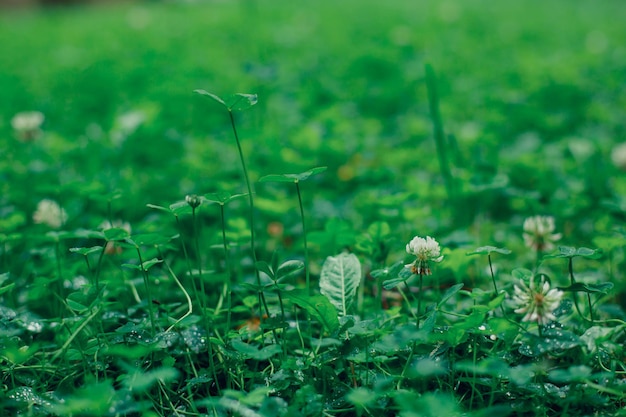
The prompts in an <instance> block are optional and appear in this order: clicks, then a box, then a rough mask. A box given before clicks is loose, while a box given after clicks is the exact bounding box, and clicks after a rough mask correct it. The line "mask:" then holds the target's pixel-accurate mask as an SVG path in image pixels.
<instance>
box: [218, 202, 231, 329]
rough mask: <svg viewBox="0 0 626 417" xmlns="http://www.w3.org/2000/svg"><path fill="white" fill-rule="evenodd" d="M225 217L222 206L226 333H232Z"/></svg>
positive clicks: (229, 269)
mask: <svg viewBox="0 0 626 417" xmlns="http://www.w3.org/2000/svg"><path fill="white" fill-rule="evenodd" d="M225 217H226V216H225V215H224V204H220V220H221V224H222V245H223V247H224V263H225V267H226V333H228V332H229V331H230V322H231V316H232V312H231V309H232V305H233V301H232V299H233V291H232V280H233V278H232V271H231V267H230V250H229V248H228V241H227V240H226V221H225Z"/></svg>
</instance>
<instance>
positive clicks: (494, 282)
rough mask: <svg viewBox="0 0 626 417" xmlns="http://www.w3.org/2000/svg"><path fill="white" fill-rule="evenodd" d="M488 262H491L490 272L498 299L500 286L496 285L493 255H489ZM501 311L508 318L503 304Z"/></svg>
mask: <svg viewBox="0 0 626 417" xmlns="http://www.w3.org/2000/svg"><path fill="white" fill-rule="evenodd" d="M487 261H488V262H489V272H490V273H491V281H492V282H493V290H494V292H495V294H496V298H497V297H498V295H500V294H499V293H498V285H497V284H496V274H495V273H494V272H493V264H492V263H491V254H489V253H488V254H487ZM500 310H501V311H502V315H503V316H506V313H505V311H504V306H503V305H502V304H500Z"/></svg>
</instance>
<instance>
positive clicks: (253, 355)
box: [230, 339, 282, 361]
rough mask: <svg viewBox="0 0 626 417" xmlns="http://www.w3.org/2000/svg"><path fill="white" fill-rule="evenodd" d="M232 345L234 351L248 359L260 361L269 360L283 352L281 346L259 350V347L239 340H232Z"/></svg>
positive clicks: (271, 346) (269, 346)
mask: <svg viewBox="0 0 626 417" xmlns="http://www.w3.org/2000/svg"><path fill="white" fill-rule="evenodd" d="M230 344H231V346H232V347H233V349H235V350H236V351H237V352H239V353H241V354H242V355H243V356H245V357H246V358H249V359H256V360H258V361H265V360H268V359H269V358H271V357H272V356H274V355H276V354H278V353H280V352H282V348H281V347H280V345H268V346H265V347H264V348H262V349H260V350H259V349H258V348H257V347H255V346H252V345H249V344H247V343H244V342H242V341H241V340H239V339H233V340H231V342H230Z"/></svg>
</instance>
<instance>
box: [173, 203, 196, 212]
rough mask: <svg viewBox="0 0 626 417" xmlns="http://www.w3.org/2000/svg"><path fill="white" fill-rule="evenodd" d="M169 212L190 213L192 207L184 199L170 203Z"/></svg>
mask: <svg viewBox="0 0 626 417" xmlns="http://www.w3.org/2000/svg"><path fill="white" fill-rule="evenodd" d="M170 212H171V213H172V214H174V215H180V214H191V213H192V212H193V209H192V208H191V206H190V205H189V203H187V202H186V201H177V202H176V203H172V204H170Z"/></svg>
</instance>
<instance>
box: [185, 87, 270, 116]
mask: <svg viewBox="0 0 626 417" xmlns="http://www.w3.org/2000/svg"><path fill="white" fill-rule="evenodd" d="M194 93H197V94H200V95H202V96H207V97H209V98H211V99H213V100H215V101H217V102H218V103H220V104H221V105H222V106H224V107H226V110H228V111H229V112H230V111H233V110H246V109H248V108H250V107H252V106H254V105H255V104H256V103H257V101H258V98H257V95H256V94H245V93H236V94H230V95H228V96H225V97H224V98H221V97H219V96H217V95H215V94H213V93H209V92H208V91H205V90H194Z"/></svg>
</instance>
